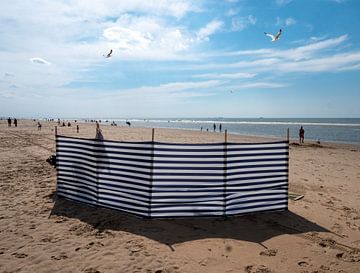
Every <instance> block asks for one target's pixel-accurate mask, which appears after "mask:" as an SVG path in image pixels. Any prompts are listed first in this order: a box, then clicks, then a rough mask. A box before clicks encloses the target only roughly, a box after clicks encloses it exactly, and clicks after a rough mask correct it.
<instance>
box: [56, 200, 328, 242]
mask: <svg viewBox="0 0 360 273" xmlns="http://www.w3.org/2000/svg"><path fill="white" fill-rule="evenodd" d="M54 201H55V204H54V207H53V209H52V212H51V215H50V217H59V216H61V217H66V218H76V219H79V220H80V221H82V222H83V223H85V224H86V225H89V227H88V228H87V230H89V228H90V229H91V230H92V231H93V232H95V233H103V232H104V233H105V232H108V231H110V232H111V231H123V232H128V233H132V234H136V235H141V236H144V237H147V238H149V239H152V240H155V241H158V242H160V243H163V244H166V245H170V246H171V245H175V244H179V243H184V242H188V241H193V240H199V239H207V238H222V239H236V240H243V241H249V242H254V243H258V244H261V245H262V242H264V241H266V240H268V239H271V238H273V237H276V236H279V235H283V234H301V233H306V232H328V230H327V229H325V228H323V227H321V226H319V225H317V224H315V223H313V222H311V221H309V220H307V219H305V218H303V217H301V216H300V215H297V214H295V213H293V212H291V211H282V212H267V213H260V214H253V215H244V216H235V217H230V218H226V219H225V218H183V219H180V218H177V219H141V218H137V217H135V216H132V215H129V214H126V213H123V212H120V211H115V210H110V209H106V208H98V207H91V206H87V205H84V204H80V203H77V202H73V201H69V200H66V199H63V198H56V197H55V198H54ZM79 235H80V234H79ZM84 235H86V234H84Z"/></svg>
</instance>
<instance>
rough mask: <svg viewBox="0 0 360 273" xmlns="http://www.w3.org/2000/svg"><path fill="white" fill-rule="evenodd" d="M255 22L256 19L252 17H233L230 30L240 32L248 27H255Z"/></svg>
mask: <svg viewBox="0 0 360 273" xmlns="http://www.w3.org/2000/svg"><path fill="white" fill-rule="evenodd" d="M256 21H257V19H256V18H255V17H254V16H253V15H248V16H246V17H234V18H232V20H231V30H232V31H242V30H244V29H245V28H247V27H248V26H249V25H255V24H256Z"/></svg>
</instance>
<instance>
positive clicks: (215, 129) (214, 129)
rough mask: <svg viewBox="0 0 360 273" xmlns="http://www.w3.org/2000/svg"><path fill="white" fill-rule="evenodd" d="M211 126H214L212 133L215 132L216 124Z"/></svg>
mask: <svg viewBox="0 0 360 273" xmlns="http://www.w3.org/2000/svg"><path fill="white" fill-rule="evenodd" d="M213 126H214V132H215V131H216V124H215V123H214V125H213Z"/></svg>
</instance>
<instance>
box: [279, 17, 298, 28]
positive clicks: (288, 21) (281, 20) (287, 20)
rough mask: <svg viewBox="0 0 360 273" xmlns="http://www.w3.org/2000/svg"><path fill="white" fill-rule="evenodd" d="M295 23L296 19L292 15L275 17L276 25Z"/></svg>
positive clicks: (284, 25) (287, 25) (286, 25)
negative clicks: (283, 17)
mask: <svg viewBox="0 0 360 273" xmlns="http://www.w3.org/2000/svg"><path fill="white" fill-rule="evenodd" d="M296 23H297V22H296V20H295V19H294V18H292V17H288V18H285V19H282V18H280V17H276V25H277V26H283V27H289V26H293V25H296Z"/></svg>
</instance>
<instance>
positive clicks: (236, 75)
mask: <svg viewBox="0 0 360 273" xmlns="http://www.w3.org/2000/svg"><path fill="white" fill-rule="evenodd" d="M255 76H256V74H255V73H245V72H238V73H223V74H219V73H208V74H199V75H194V76H193V77H194V78H213V79H249V78H253V77H255Z"/></svg>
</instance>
